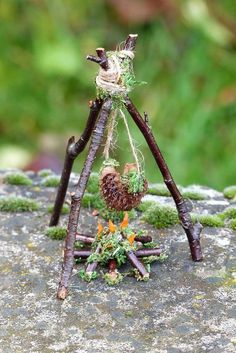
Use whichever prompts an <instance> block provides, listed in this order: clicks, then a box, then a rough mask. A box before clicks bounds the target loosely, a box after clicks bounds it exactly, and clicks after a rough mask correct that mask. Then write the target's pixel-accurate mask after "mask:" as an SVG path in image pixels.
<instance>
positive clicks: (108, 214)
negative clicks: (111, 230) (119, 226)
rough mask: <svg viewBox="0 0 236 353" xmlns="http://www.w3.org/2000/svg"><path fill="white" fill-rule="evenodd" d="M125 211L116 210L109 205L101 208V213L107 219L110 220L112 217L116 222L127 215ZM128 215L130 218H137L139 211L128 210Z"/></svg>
mask: <svg viewBox="0 0 236 353" xmlns="http://www.w3.org/2000/svg"><path fill="white" fill-rule="evenodd" d="M125 213H126V212H125V211H116V210H112V209H109V208H107V207H104V208H102V209H101V210H100V213H99V215H100V216H101V217H102V218H103V219H105V220H106V221H109V219H111V220H112V221H113V222H114V223H116V222H120V221H122V219H123V218H124V216H125ZM127 213H128V216H129V219H135V218H136V217H137V213H136V212H135V210H131V211H128V212H127Z"/></svg>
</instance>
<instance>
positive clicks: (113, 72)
mask: <svg viewBox="0 0 236 353" xmlns="http://www.w3.org/2000/svg"><path fill="white" fill-rule="evenodd" d="M107 58H108V69H107V70H104V69H102V68H100V70H99V72H98V75H97V77H96V85H97V88H98V89H100V90H102V91H103V93H105V94H107V95H109V96H113V95H122V96H123V95H125V94H126V93H127V92H130V91H131V89H132V79H133V81H134V74H133V65H132V60H133V59H134V53H133V51H131V50H121V51H113V52H107Z"/></svg>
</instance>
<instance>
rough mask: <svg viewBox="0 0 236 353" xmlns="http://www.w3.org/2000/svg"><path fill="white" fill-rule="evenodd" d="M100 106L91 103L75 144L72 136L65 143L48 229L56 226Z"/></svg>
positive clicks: (97, 101) (96, 103)
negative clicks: (74, 168)
mask: <svg viewBox="0 0 236 353" xmlns="http://www.w3.org/2000/svg"><path fill="white" fill-rule="evenodd" d="M101 105H102V101H101V100H98V99H96V100H95V101H92V102H91V104H90V113H89V117H88V120H87V124H86V127H85V129H84V131H83V133H82V135H81V137H80V138H79V140H78V141H77V142H75V138H74V136H72V137H71V138H70V139H69V141H68V143H67V148H66V155H65V160H64V166H63V170H62V174H61V179H60V183H59V187H58V190H57V196H56V199H55V202H54V208H53V212H52V216H51V219H50V223H49V226H50V227H52V226H56V225H57V224H58V221H59V218H60V214H61V209H62V206H63V203H64V200H65V195H66V191H67V188H68V184H69V179H70V174H71V171H72V167H73V164H74V160H75V158H76V157H77V156H78V155H79V154H80V153H81V152H82V151H83V150H84V148H85V146H86V145H87V143H88V141H89V139H90V136H91V134H92V132H93V129H94V126H95V123H96V120H97V117H98V114H99V111H100V109H101Z"/></svg>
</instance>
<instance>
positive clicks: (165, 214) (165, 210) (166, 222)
mask: <svg viewBox="0 0 236 353" xmlns="http://www.w3.org/2000/svg"><path fill="white" fill-rule="evenodd" d="M142 220H144V221H145V222H147V223H149V224H152V225H153V226H154V227H156V228H167V227H170V226H173V225H175V224H177V223H179V218H178V213H177V211H176V210H175V209H174V208H172V207H169V206H163V205H161V204H156V205H153V206H151V207H150V208H148V209H147V210H146V211H145V212H144V214H143V216H142Z"/></svg>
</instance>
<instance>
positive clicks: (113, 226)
mask: <svg viewBox="0 0 236 353" xmlns="http://www.w3.org/2000/svg"><path fill="white" fill-rule="evenodd" d="M108 227H109V231H110V232H111V233H115V231H116V226H115V224H114V223H113V222H112V221H111V220H110V219H109V222H108Z"/></svg>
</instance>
